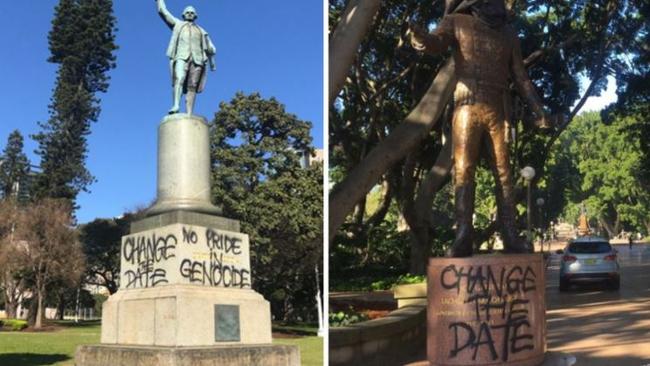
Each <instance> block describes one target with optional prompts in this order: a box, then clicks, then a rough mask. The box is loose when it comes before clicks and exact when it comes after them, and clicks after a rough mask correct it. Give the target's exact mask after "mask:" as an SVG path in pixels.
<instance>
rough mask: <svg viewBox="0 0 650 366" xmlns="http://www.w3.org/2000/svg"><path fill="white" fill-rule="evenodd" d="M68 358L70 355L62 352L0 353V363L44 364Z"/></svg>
mask: <svg viewBox="0 0 650 366" xmlns="http://www.w3.org/2000/svg"><path fill="white" fill-rule="evenodd" d="M69 359H70V356H68V355H63V354H49V355H45V354H38V353H5V354H0V365H20V366H45V365H54V364H55V363H57V362H61V361H67V360H69Z"/></svg>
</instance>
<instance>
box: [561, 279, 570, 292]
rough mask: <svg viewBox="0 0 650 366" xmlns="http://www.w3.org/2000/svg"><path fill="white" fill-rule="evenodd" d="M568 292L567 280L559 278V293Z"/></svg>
mask: <svg viewBox="0 0 650 366" xmlns="http://www.w3.org/2000/svg"><path fill="white" fill-rule="evenodd" d="M568 290H569V280H566V279H562V278H560V291H562V292H564V291H568Z"/></svg>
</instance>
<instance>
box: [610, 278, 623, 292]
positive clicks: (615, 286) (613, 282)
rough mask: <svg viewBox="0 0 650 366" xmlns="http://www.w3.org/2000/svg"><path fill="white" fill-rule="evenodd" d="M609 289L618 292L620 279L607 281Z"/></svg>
mask: <svg viewBox="0 0 650 366" xmlns="http://www.w3.org/2000/svg"><path fill="white" fill-rule="evenodd" d="M609 288H610V289H612V290H614V291H618V289H620V288H621V278H620V277H619V278H616V279H614V280H611V281H609Z"/></svg>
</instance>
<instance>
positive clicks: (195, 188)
mask: <svg viewBox="0 0 650 366" xmlns="http://www.w3.org/2000/svg"><path fill="white" fill-rule="evenodd" d="M208 130H209V127H208V123H207V121H206V119H205V118H203V117H200V116H195V115H188V114H184V113H178V114H173V115H169V116H166V117H165V118H163V121H162V123H161V124H160V126H159V128H158V184H157V199H156V203H155V205H154V206H153V207H151V208H150V209H149V210H148V211H147V215H148V216H153V215H158V214H161V213H165V212H170V211H177V210H182V211H191V212H200V213H205V214H213V215H219V214H221V209H220V208H218V207H216V206H214V205H212V203H211V197H210V141H209V136H208Z"/></svg>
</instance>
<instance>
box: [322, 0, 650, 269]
mask: <svg viewBox="0 0 650 366" xmlns="http://www.w3.org/2000/svg"><path fill="white" fill-rule="evenodd" d="M507 3H508V6H510V8H511V10H512V13H513V15H514V16H513V18H512V20H511V23H512V25H513V27H515V28H516V30H517V33H518V34H519V35H520V37H521V38H522V47H523V50H522V51H523V54H524V55H525V60H524V61H525V64H526V66H527V67H528V68H529V74H530V76H531V79H532V80H533V82H534V83H535V84H536V85H537V87H538V89H539V91H540V94H541V95H542V96H543V99H544V104H545V105H546V106H547V107H548V109H549V112H550V113H552V114H555V113H561V114H564V115H566V116H567V119H566V122H565V123H563V124H561V125H560V126H558V127H557V129H556V130H555V131H553V133H552V134H550V135H548V136H540V135H535V134H534V133H531V132H529V131H527V129H526V128H525V127H526V126H528V125H529V124H530V122H529V121H528V120H529V119H530V117H529V113H527V112H526V106H525V105H524V104H523V103H522V102H521V100H520V98H518V97H517V94H516V92H515V91H514V90H513V91H511V92H512V95H513V96H514V105H515V108H514V110H515V115H514V122H515V123H514V127H515V128H516V131H517V138H516V139H515V141H514V143H513V146H512V148H513V153H512V155H511V156H512V157H513V165H514V167H513V168H514V169H513V171H515V172H516V171H518V170H519V168H520V167H522V166H524V165H529V164H530V165H532V166H533V167H535V169H536V170H537V171H538V172H541V173H543V172H544V166H545V164H546V162H547V159H548V157H549V153H548V151H549V150H550V148H551V146H553V144H554V143H555V142H556V141H557V139H558V137H559V135H560V134H561V133H562V131H563V130H564V129H565V128H566V127H567V126H568V125H569V122H570V121H571V120H572V119H573V117H574V116H575V115H576V114H577V113H578V112H579V111H580V109H581V108H582V106H583V105H584V103H585V102H586V100H587V98H588V97H589V96H591V95H596V94H598V93H599V92H600V91H601V90H602V89H603V88H604V86H605V85H606V84H605V81H606V76H607V75H614V74H618V73H620V72H623V71H625V70H629V69H630V68H632V66H631V65H629V64H627V63H626V62H625V50H626V46H627V43H628V41H630V40H631V39H634V38H635V37H636V34H637V32H638V31H639V30H640V29H642V27H643V25H642V24H641V23H639V22H638V21H637V17H638V13H639V12H640V11H642V6H641V5H639V4H637V3H636V2H632V1H613V0H604V1H574V2H566V1H559V0H558V1H550V2H548V1H544V2H541V1H528V2H514V1H509V2H507ZM331 4H332V5H331V6H330V14H332V15H333V16H332V17H331V18H330V22H331V24H336V23H337V22H340V21H343V20H342V19H341V18H338V16H339V15H340V14H341V13H342V9H343V8H344V7H345V4H344V1H333V2H331ZM442 12H443V7H442V6H440V7H435V6H434V7H432V6H431V5H430V4H429V3H423V2H418V1H414V0H413V1H411V0H409V1H384V2H382V4H381V7H380V8H379V11H378V14H377V17H376V18H375V19H376V20H375V23H374V24H373V25H372V27H371V28H370V29H369V31H368V33H367V35H366V37H365V39H363V41H362V42H361V45H360V47H359V48H358V53H357V58H356V61H355V62H353V64H352V68H351V70H350V72H349V73H348V77H347V79H346V83H345V85H344V87H343V89H342V91H341V93H340V94H339V97H338V99H337V100H336V102H335V103H334V104H333V106H332V107H331V110H330V129H329V131H330V136H329V137H330V139H329V141H330V151H331V154H330V163H331V164H332V169H333V170H334V171H335V172H336V176H337V177H339V178H338V179H337V180H336V181H335V182H336V183H337V185H336V186H335V187H334V189H333V190H332V193H331V195H330V236H331V239H333V240H334V242H336V240H343V238H345V237H350V236H355V235H357V234H356V233H357V232H359V233H363V232H367V231H368V230H372V227H375V226H376V225H377V223H378V222H379V221H377V220H368V219H366V217H364V210H363V209H360V208H362V207H364V197H365V196H366V194H367V193H368V191H369V190H370V189H372V187H373V186H375V185H378V184H379V185H385V184H389V185H392V187H391V189H390V190H388V192H391V194H390V195H386V199H387V200H394V201H396V202H397V204H398V207H399V209H400V211H401V214H402V215H403V217H404V219H405V220H406V222H407V224H408V226H409V227H410V229H411V233H412V239H413V240H412V241H411V266H410V268H411V271H412V272H415V273H421V272H422V271H423V269H424V263H425V262H424V259H426V257H428V255H430V253H431V252H432V251H438V252H439V250H438V249H439V248H432V246H431V245H432V243H433V242H434V240H433V237H432V235H435V233H436V230H440V228H439V227H438V225H437V224H436V222H435V221H432V220H431V217H432V216H431V204H432V202H433V200H434V199H435V194H436V192H438V191H439V190H440V189H441V188H442V187H443V186H444V185H445V184H447V182H448V181H449V179H448V178H447V175H448V172H449V171H450V170H451V167H452V162H451V160H450V155H449V154H448V151H449V150H448V149H445V148H444V147H445V146H444V143H443V141H444V140H445V139H443V138H442V136H444V135H445V132H446V127H445V124H446V123H447V121H448V120H449V114H448V113H444V110H445V105H446V104H447V101H448V99H449V94H450V90H449V89H450V88H449V87H450V85H453V80H452V79H450V78H449V77H448V75H449V71H450V67H451V65H449V64H446V66H442V65H445V63H444V59H443V58H441V57H431V56H424V57H420V56H419V55H417V54H416V53H415V52H413V51H412V50H411V49H410V47H408V37H407V28H408V27H407V24H408V20H415V21H416V22H419V23H421V24H422V25H423V26H431V27H435V25H436V23H437V22H438V21H439V19H440V17H441V15H442ZM438 70H439V71H438ZM436 72H437V76H436ZM434 76H435V78H434ZM584 77H586V78H588V79H589V81H590V82H589V84H588V86H587V88H586V89H585V90H584V91H582V93H581V90H580V84H581V78H584ZM432 79H433V80H434V81H433V83H432V82H431V80H432ZM429 85H431V86H430V87H428V86H429ZM427 87H428V88H427ZM418 101H419V102H418ZM572 105H574V107H573V108H572V109H570V108H569V106H572ZM540 152H542V153H541V154H540ZM542 177H544V174H539V175H538V176H537V177H536V178H535V181H534V184H537V183H538V182H539V181H540V179H542ZM520 192H522V193H523V190H520ZM519 196H520V197H521V198H522V199H523V197H524V195H523V194H520V195H519ZM386 205H388V204H386ZM353 212H354V213H353ZM346 220H347V222H348V223H350V222H352V223H356V224H357V226H359V225H360V226H361V227H362V228H361V229H355V230H356V231H349V230H345V231H344V232H340V231H339V226H341V224H343V222H344V221H346ZM345 227H349V226H348V225H347V224H346V225H345ZM495 228H496V225H495V223H494V222H492V223H491V224H490V225H488V226H487V227H485V230H483V232H482V233H479V235H478V236H479V237H486V236H488V237H489V235H491V232H493V231H494V229H495ZM337 233H339V234H341V235H339V236H338V237H334V235H336V234H337ZM364 238H365V237H364V236H363V235H361V236H359V240H364Z"/></svg>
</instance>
